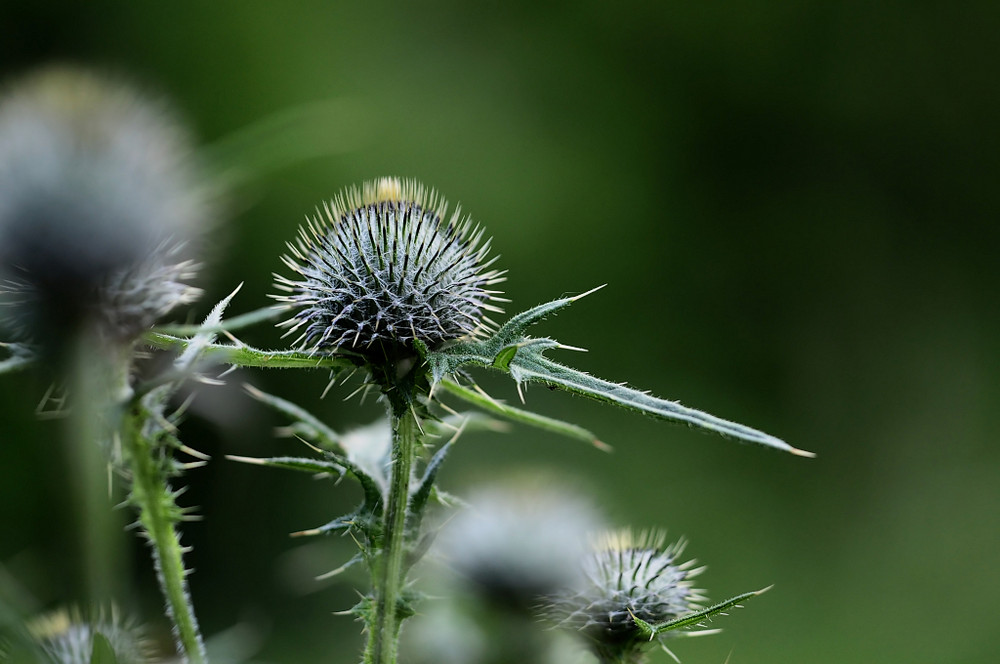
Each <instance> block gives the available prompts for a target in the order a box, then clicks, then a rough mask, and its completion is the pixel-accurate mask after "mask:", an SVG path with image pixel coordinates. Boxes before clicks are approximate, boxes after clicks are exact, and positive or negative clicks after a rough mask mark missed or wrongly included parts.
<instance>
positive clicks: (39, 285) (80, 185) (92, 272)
mask: <svg viewBox="0 0 1000 664" xmlns="http://www.w3.org/2000/svg"><path fill="white" fill-rule="evenodd" d="M198 176H199V173H198V170H197V169H196V168H195V167H194V160H193V153H192V151H191V149H190V143H189V141H188V137H187V135H186V133H185V132H184V131H182V130H181V128H180V127H179V126H178V125H177V124H176V123H175V122H174V120H173V118H172V117H171V114H170V113H169V112H167V110H166V109H165V108H163V107H162V106H161V105H160V104H158V103H153V102H150V101H147V100H145V99H143V98H142V97H141V96H139V95H138V94H136V93H135V92H134V91H132V90H131V89H129V88H127V87H124V86H122V85H120V84H119V83H117V82H115V81H112V80H109V79H106V78H103V77H101V76H98V75H95V74H92V73H89V72H86V71H83V70H77V69H73V68H58V67H56V68H49V69H45V70H42V71H40V72H37V73H35V74H33V75H30V76H27V77H26V78H24V79H23V80H21V81H19V82H17V83H16V84H14V85H11V86H9V87H8V89H7V90H6V92H5V94H3V96H2V98H0V322H2V323H4V324H5V327H7V328H8V330H9V331H10V332H11V333H12V334H14V335H16V336H17V337H18V338H20V339H22V340H28V341H34V342H39V343H44V344H50V345H51V344H58V343H59V342H60V341H62V340H63V339H64V338H65V337H66V335H67V334H73V333H75V332H77V331H79V330H80V329H81V328H82V327H85V326H93V327H94V328H96V332H97V333H98V335H99V336H100V337H101V338H102V339H104V340H107V341H116V342H127V341H131V340H132V339H134V338H135V337H136V336H138V335H139V334H140V333H141V332H142V331H143V330H145V329H147V328H148V327H149V326H151V325H152V324H153V323H154V322H155V321H156V320H157V319H158V318H160V317H161V316H163V315H164V314H166V313H167V312H169V311H170V310H171V309H173V308H174V307H176V306H178V305H182V304H187V303H190V302H191V301H193V300H194V299H195V298H196V297H197V295H198V294H199V291H198V290H197V289H195V288H192V287H191V286H189V285H187V281H188V280H189V279H190V278H191V277H192V276H193V273H194V271H195V265H194V264H193V263H192V262H191V261H190V260H186V259H185V258H184V256H183V255H182V254H183V250H184V247H185V245H186V243H188V241H189V240H190V236H191V234H192V232H193V231H195V230H197V229H198V227H199V226H200V225H201V224H203V223H204V222H205V221H206V218H207V217H208V214H209V212H208V208H209V206H208V204H207V196H206V189H205V188H204V187H202V186H201V185H200V184H199V182H198V180H197V178H198Z"/></svg>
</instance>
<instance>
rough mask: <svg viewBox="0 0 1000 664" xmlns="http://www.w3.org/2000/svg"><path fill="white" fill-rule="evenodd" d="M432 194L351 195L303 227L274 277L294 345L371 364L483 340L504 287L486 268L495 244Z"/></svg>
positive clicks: (401, 190) (410, 189)
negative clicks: (282, 272) (469, 338)
mask: <svg viewBox="0 0 1000 664" xmlns="http://www.w3.org/2000/svg"><path fill="white" fill-rule="evenodd" d="M446 215H447V204H446V203H445V201H444V200H442V199H441V198H439V197H438V196H437V194H436V193H434V192H433V191H430V192H428V190H426V189H425V188H424V187H423V186H422V185H420V184H417V183H416V182H413V181H409V180H399V179H396V178H383V179H381V180H378V181H376V182H367V183H365V184H364V185H363V186H362V188H361V189H360V190H359V189H357V188H352V189H348V190H346V191H344V192H343V193H341V194H340V195H339V196H337V197H336V198H334V199H333V200H332V201H330V202H329V203H327V204H325V205H324V207H323V213H322V215H317V216H316V217H315V218H313V219H310V220H309V221H308V223H307V224H306V225H305V226H304V227H303V228H301V229H300V232H299V238H298V242H297V243H295V244H289V245H288V248H289V250H290V252H291V253H290V255H287V256H285V257H284V258H283V262H284V263H285V265H286V266H287V267H288V268H289V269H290V270H292V271H293V272H294V273H295V274H296V275H297V276H296V277H295V278H286V277H283V276H277V275H276V284H275V286H276V288H277V289H279V290H281V291H283V293H285V294H283V295H278V296H276V299H277V300H279V301H281V302H283V303H285V304H287V306H288V308H289V309H294V310H295V313H294V314H293V315H292V317H291V318H289V319H288V320H286V321H285V322H284V323H281V325H282V326H283V327H287V328H288V332H287V334H296V333H297V334H298V335H299V336H298V338H297V339H296V341H295V342H294V343H295V345H298V346H299V347H301V348H303V349H308V350H311V351H315V352H323V351H332V350H334V349H336V348H338V347H345V348H348V349H350V350H352V351H354V352H357V353H360V354H362V355H365V356H366V357H368V358H369V359H371V360H373V361H384V360H385V359H386V358H398V357H400V356H407V355H412V354H413V353H414V352H415V342H416V341H417V340H419V341H421V342H423V343H424V344H426V345H427V346H428V347H432V348H433V347H436V346H439V345H440V344H442V343H444V342H447V341H450V340H453V339H458V338H460V337H463V336H466V335H470V334H476V333H477V332H479V331H480V330H482V329H484V327H486V326H488V325H489V321H488V319H486V318H485V317H484V312H486V311H499V309H497V308H496V307H494V306H492V305H491V304H490V303H489V302H490V301H491V300H494V299H496V298H495V296H496V295H497V293H496V292H495V291H491V290H488V287H489V286H491V285H493V284H496V283H499V282H501V281H502V280H503V278H502V273H501V272H498V271H497V270H494V269H490V265H492V263H493V262H494V260H495V258H494V259H490V260H486V255H487V253H488V252H489V241H488V240H486V241H483V231H482V230H481V229H480V228H478V227H473V225H472V223H471V221H470V220H469V219H468V218H467V217H466V218H462V217H461V215H460V213H459V211H458V210H456V211H455V212H454V213H453V214H452V215H451V217H450V218H448V217H447V216H446Z"/></svg>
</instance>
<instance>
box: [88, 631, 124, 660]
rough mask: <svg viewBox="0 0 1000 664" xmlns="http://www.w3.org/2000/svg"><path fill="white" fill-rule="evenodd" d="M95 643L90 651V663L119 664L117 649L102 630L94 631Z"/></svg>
mask: <svg viewBox="0 0 1000 664" xmlns="http://www.w3.org/2000/svg"><path fill="white" fill-rule="evenodd" d="M93 641H94V645H93V648H92V649H91V651H90V664H118V658H117V657H116V656H115V649H114V648H112V647H111V642H110V641H108V639H107V637H106V636H104V635H103V634H101V633H100V632H94V638H93Z"/></svg>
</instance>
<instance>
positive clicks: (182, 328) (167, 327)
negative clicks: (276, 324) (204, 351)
mask: <svg viewBox="0 0 1000 664" xmlns="http://www.w3.org/2000/svg"><path fill="white" fill-rule="evenodd" d="M281 313H282V310H281V309H280V308H278V307H262V308H260V309H257V310H256V311H250V312H248V313H245V314H240V315H239V316H233V317H232V318H229V319H227V320H224V321H223V320H220V321H219V322H218V323H217V324H215V325H213V326H206V325H205V324H201V325H172V324H164V325H157V326H156V327H154V328H153V332H156V333H159V334H166V335H170V336H174V337H191V336H194V335H196V334H198V333H199V332H235V331H236V330H242V329H245V328H248V327H252V326H254V325H256V324H258V323H264V322H266V321H269V320H274V319H275V318H278V317H280V316H281Z"/></svg>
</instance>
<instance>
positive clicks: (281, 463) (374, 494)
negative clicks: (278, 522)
mask: <svg viewBox="0 0 1000 664" xmlns="http://www.w3.org/2000/svg"><path fill="white" fill-rule="evenodd" d="M331 457H333V458H334V459H335V460H334V461H323V460H320V459H307V458H303V457H267V458H257V457H244V456H235V455H231V454H227V455H226V458H227V459H229V460H230V461H239V462H240V463H248V464H251V465H255V466H268V467H271V468H285V469H287V470H300V471H303V472H307V473H326V474H333V475H337V476H340V475H343V474H344V472H345V471H346V472H348V473H350V474H351V475H353V476H354V477H355V478H357V480H358V482H359V483H360V484H361V488H362V490H363V491H364V494H365V504H366V505H372V506H374V505H376V504H378V503H379V502H381V500H382V491H381V489H380V488H379V485H378V483H377V482H376V481H375V480H374V479H373V478H371V477H370V476H369V475H368V474H367V473H365V472H364V471H363V470H362V469H361V468H359V467H358V466H357V465H355V464H354V463H352V462H351V461H349V460H348V459H346V458H343V457H340V456H334V455H331Z"/></svg>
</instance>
